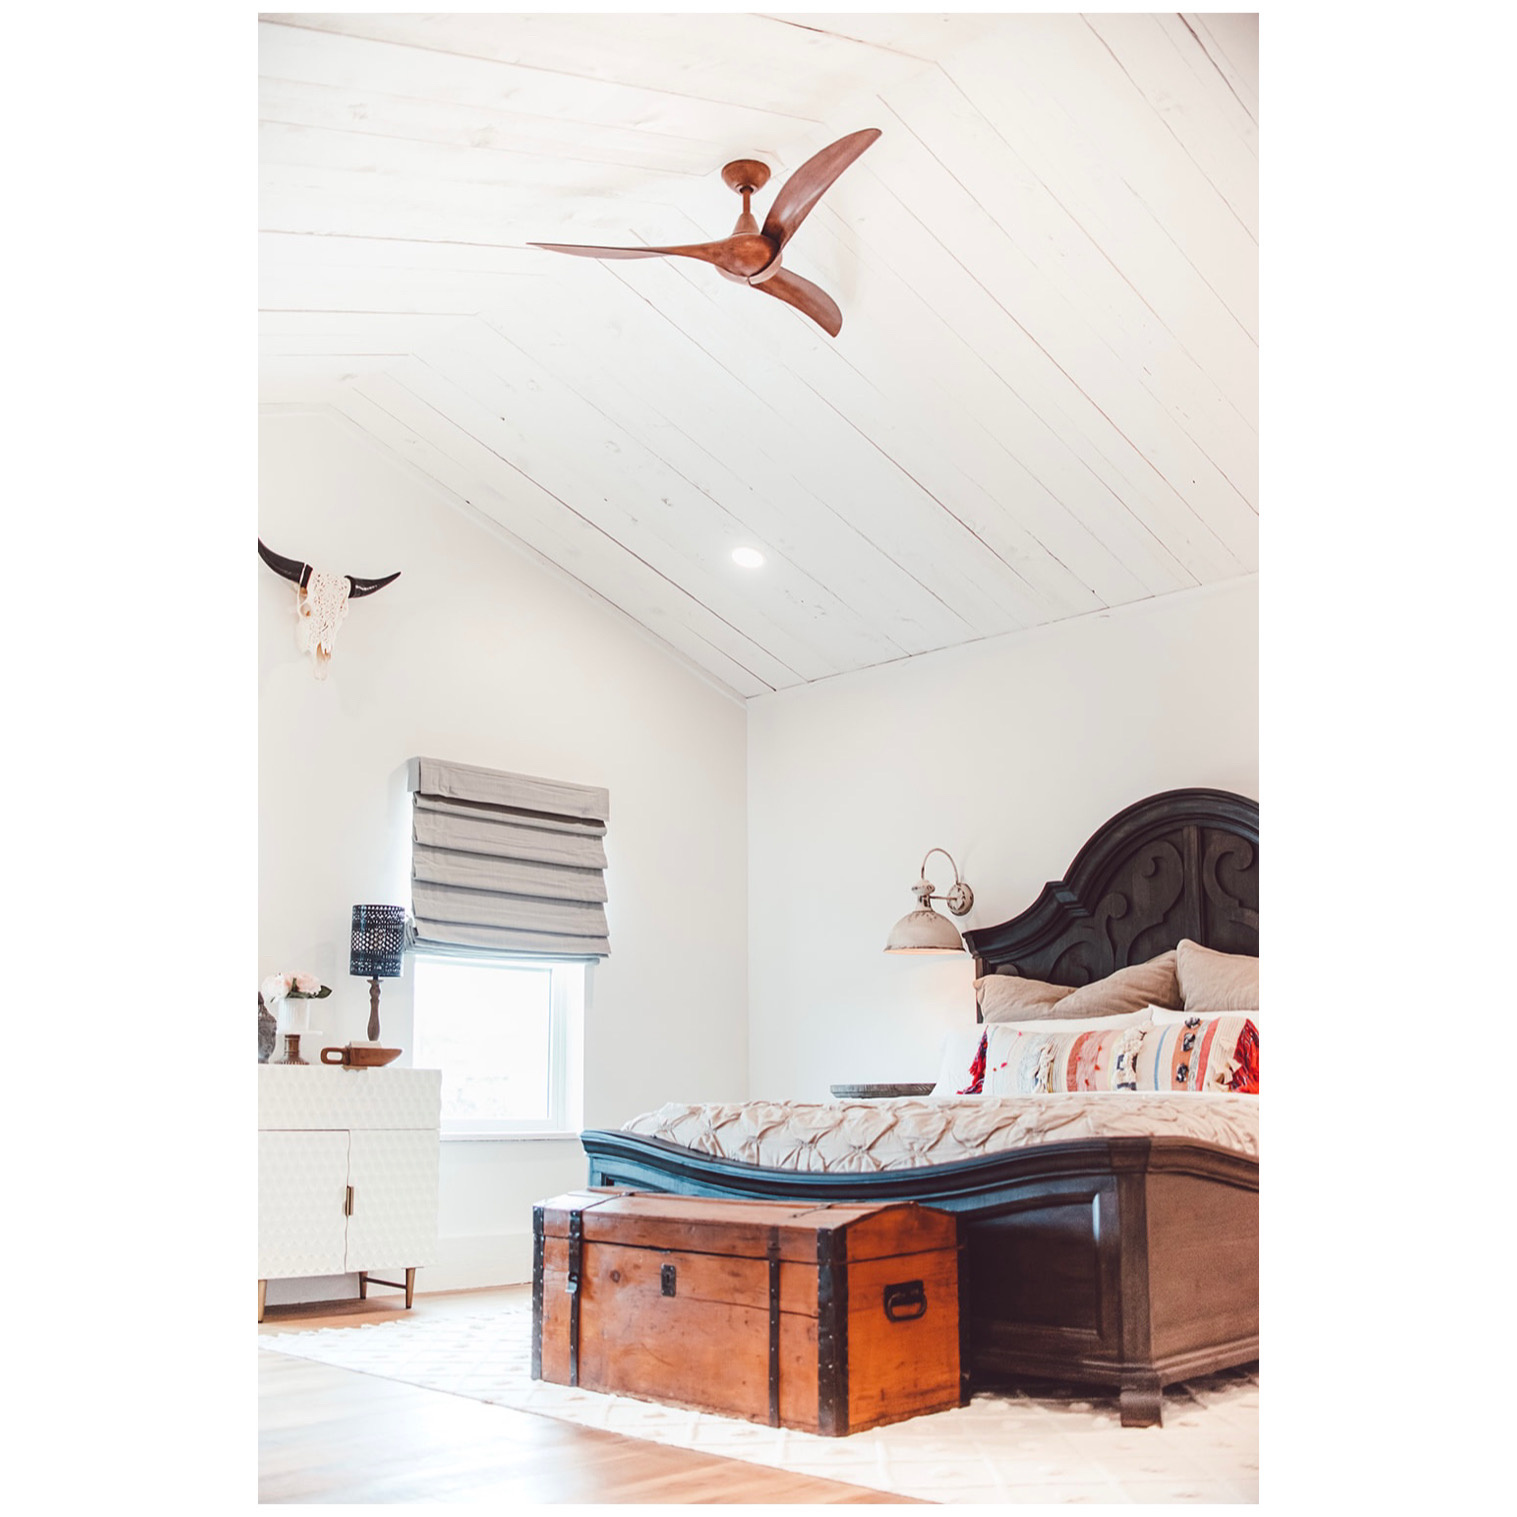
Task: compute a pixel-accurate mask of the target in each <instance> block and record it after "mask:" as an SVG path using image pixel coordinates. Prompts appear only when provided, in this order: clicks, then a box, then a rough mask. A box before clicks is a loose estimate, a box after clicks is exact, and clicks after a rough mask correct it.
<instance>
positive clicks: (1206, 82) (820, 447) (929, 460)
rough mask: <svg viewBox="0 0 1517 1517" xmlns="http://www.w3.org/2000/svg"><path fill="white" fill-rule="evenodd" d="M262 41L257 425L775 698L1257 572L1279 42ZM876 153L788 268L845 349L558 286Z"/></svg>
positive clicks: (388, 37)
mask: <svg viewBox="0 0 1517 1517" xmlns="http://www.w3.org/2000/svg"><path fill="white" fill-rule="evenodd" d="M260 31H261V40H260V51H259V62H260V74H261V86H260V119H261V148H260V171H261V181H262V183H261V209H260V228H261V230H260V243H261V247H260V259H259V268H260V306H261V315H260V322H261V353H262V357H261V370H262V372H261V398H262V400H263V401H264V402H265V404H267V405H269V406H276V407H277V406H291V405H293V406H311V405H325V406H330V407H333V408H335V409H336V410H338V411H340V412H341V413H342V414H343V415H345V416H347V417H348V418H349V419H350V420H351V421H352V422H353V423H354V424H356V425H357V426H358V427H360V428H362V429H363V430H364V431H365V432H366V433H368V434H369V435H370V436H371V437H372V438H373V439H374V440H375V441H376V442H377V443H378V444H379V445H380V446H382V447H383V448H385V449H387V450H389V451H390V452H391V453H393V455H394V456H395V457H397V458H398V459H401V460H404V462H405V464H406V465H407V466H408V467H410V468H412V469H415V470H418V471H420V473H421V474H422V475H424V476H425V477H426V478H427V479H428V480H429V481H430V482H431V483H432V484H434V485H435V486H436V488H437V489H438V491H439V492H440V493H441V494H442V495H443V496H445V497H446V498H447V499H448V500H450V501H452V502H453V503H454V504H455V505H457V506H458V507H459V508H460V509H461V510H465V511H467V512H470V513H473V514H475V515H477V516H478V517H479V518H480V519H481V520H487V521H488V522H489V523H491V524H493V526H495V527H496V528H498V529H503V530H504V531H505V532H506V533H508V534H509V535H510V537H511V538H512V539H514V540H515V541H516V542H518V543H519V544H521V545H523V546H525V547H526V548H527V549H528V550H530V551H531V552H532V553H534V554H535V555H536V556H538V557H539V558H540V559H542V560H546V561H547V562H549V563H551V564H553V565H555V566H556V567H557V568H558V569H559V570H561V571H562V572H563V573H565V574H568V575H570V576H572V577H573V578H574V579H575V580H577V581H578V582H579V583H580V584H582V585H583V586H584V587H585V588H586V589H588V590H589V591H591V592H593V593H594V594H595V595H597V596H599V597H601V598H603V599H604V600H605V601H608V602H610V603H612V604H613V605H615V606H617V607H619V608H620V609H621V610H622V611H624V612H626V613H627V614H628V615H630V616H631V617H633V618H635V619H636V620H637V621H638V622H639V623H641V624H642V625H643V626H645V627H646V628H648V629H649V630H651V631H652V632H654V633H655V634H656V635H657V636H659V637H660V638H662V639H663V640H664V641H665V642H666V643H668V644H669V645H670V646H671V647H673V648H674V649H676V650H678V651H679V652H680V653H681V654H682V655H684V656H685V657H686V658H687V659H688V660H689V661H691V662H692V663H693V664H695V665H696V666H697V667H698V668H700V669H701V670H703V671H704V672H705V673H706V674H708V675H709V676H710V677H712V678H714V679H715V680H717V681H719V682H720V683H721V684H723V685H724V686H726V687H727V688H729V689H730V690H732V691H734V692H736V693H737V694H739V695H741V696H751V695H756V694H761V693H763V692H765V691H768V690H772V689H779V688H784V687H787V686H792V685H798V684H803V683H806V682H808V681H811V680H816V679H821V678H825V677H826V676H828V675H832V674H836V673H839V672H842V671H845V670H852V669H859V668H864V667H867V666H870V665H874V664H880V663H886V662H890V661H892V660H896V659H901V658H906V657H909V656H911V655H913V654H918V653H922V652H925V651H928V650H931V649H936V648H943V647H949V646H953V645H955V644H960V643H966V642H970V641H973V640H975V639H978V638H983V637H988V636H993V635H995V634H998V633H1005V632H1011V631H1015V630H1017V629H1020V628H1025V627H1030V626H1035V625H1039V624H1042V623H1047V622H1052V621H1057V620H1059V619H1062V618H1065V617H1070V616H1076V615H1080V614H1083V613H1085V612H1089V611H1093V610H1097V609H1099V608H1101V607H1103V606H1117V605H1122V604H1125V603H1128V602H1132V601H1137V600H1142V599H1145V598H1147V597H1150V596H1156V595H1165V594H1168V593H1171V592H1174V591H1178V590H1183V589H1186V588H1189V587H1191V586H1195V585H1201V584H1210V583H1215V582H1218V581H1222V580H1227V579H1231V578H1235V577H1237V576H1240V575H1243V574H1247V573H1250V572H1252V571H1253V570H1254V569H1255V567H1256V564H1257V523H1258V492H1257V475H1258V322H1257V307H1258V299H1257V294H1258V277H1257V270H1258V210H1257V203H1258V143H1257V137H1258V132H1257V120H1258V97H1257V90H1258V78H1257V75H1258V66H1257V62H1258V28H1257V18H1255V17H1253V16H1241V15H1189V14H1186V15H1091V16H1080V15H1037V16H990V15H956V16H920V15H886V16H868V15H843V16H817V15H802V16H794V17H785V16H738V15H648V16H637V15H625V14H617V15H597V16H567V15H543V16H520V15H508V16H486V15H425V16H404V15H368V16H366V15H333V16H324V15H312V14H304V13H302V14H299V15H289V16H265V17H263V18H262V19H261V22H260ZM868 126H874V127H879V128H880V129H881V130H882V132H883V135H882V137H881V138H880V140H879V141H878V142H877V143H875V145H874V146H873V147H872V148H870V149H869V151H868V152H866V153H865V154H864V156H863V157H862V158H861V159H859V161H858V162H857V163H855V164H854V165H853V166H852V167H851V168H849V169H848V170H847V171H846V173H844V174H843V176H842V177H841V178H840V179H839V180H838V182H837V183H836V184H835V185H834V186H833V188H832V189H831V190H830V191H829V192H828V193H827V195H826V197H825V198H824V199H823V200H822V202H821V203H820V205H819V206H818V208H817V209H816V210H815V211H813V212H812V214H811V215H810V217H809V218H808V219H807V221H806V223H805V225H804V226H803V227H802V228H801V229H800V231H799V232H798V233H797V234H796V237H795V240H794V241H793V242H792V243H791V244H790V245H789V246H788V247H787V249H786V251H785V262H786V266H787V267H788V268H791V269H792V270H794V272H796V273H798V274H800V275H803V276H804V277H805V278H807V279H810V280H812V281H814V282H815V283H817V284H820V285H821V286H822V287H823V288H824V289H826V290H827V291H829V292H830V293H831V294H832V295H833V297H834V298H835V299H836V300H837V302H838V304H839V305H840V306H841V308H842V311H843V319H844V324H843V330H842V333H841V335H840V336H839V337H837V338H836V339H832V338H829V337H828V336H827V335H826V334H825V333H823V332H822V331H821V330H820V329H819V328H818V327H817V326H815V325H814V324H813V323H811V322H810V321H808V320H807V319H806V318H805V317H804V316H802V315H800V314H799V313H798V312H796V311H794V310H792V309H791V308H790V307H789V306H787V305H785V304H782V303H781V302H780V301H778V300H770V299H763V298H760V296H759V295H758V294H757V293H756V292H755V291H752V290H750V289H747V288H745V287H744V286H742V285H740V284H735V283H730V282H728V281H726V280H724V279H722V278H721V277H720V276H719V275H718V274H717V273H716V271H715V270H713V269H711V268H709V267H707V266H705V265H703V264H699V263H695V262H691V261H688V260H684V259H644V260H637V261H629V262H598V261H591V260H586V259H580V258H566V257H563V256H561V255H557V254H554V253H549V252H543V251H539V250H537V249H534V248H530V247H528V246H527V243H528V242H531V241H547V242H555V241H556V242H587V243H611V244H622V245H637V244H639V243H649V244H665V243H690V242H702V241H706V240H709V239H713V238H719V237H723V236H726V235H727V233H728V232H729V230H730V228H731V226H732V223H733V220H734V219H735V217H736V215H737V212H738V211H739V209H740V206H739V203H738V201H737V197H736V196H735V195H733V193H732V192H731V191H730V190H728V189H727V188H726V186H725V185H724V184H723V183H722V180H721V177H720V169H721V166H722V165H723V164H724V163H725V162H727V161H728V160H729V159H734V158H743V157H750V158H759V159H762V160H763V161H764V162H766V163H767V164H768V165H769V166H770V167H771V168H772V169H773V171H774V177H773V179H772V180H771V183H770V186H769V189H768V190H767V191H765V192H764V193H762V194H760V195H758V196H756V197H755V206H754V209H755V211H756V212H757V214H758V216H759V219H760V220H762V219H763V212H764V210H765V208H766V207H767V205H768V203H769V200H770V199H771V197H772V194H773V192H774V191H775V189H776V188H777V187H778V186H779V185H780V184H781V183H782V182H783V181H784V179H785V177H786V176H787V175H788V174H789V173H791V172H793V171H794V170H795V169H796V168H797V167H798V166H799V165H800V164H801V163H802V162H803V161H804V160H805V159H807V158H808V157H810V156H811V155H812V154H813V153H814V152H816V151H817V149H819V148H821V147H822V146H824V145H825V144H827V143H828V142H831V141H833V140H834V139H835V138H838V137H841V136H843V135H844V134H845V133H848V132H851V131H855V130H857V129H859V128H861V127H868ZM276 546H277V545H276ZM740 546H751V547H755V548H757V549H758V550H759V551H760V552H762V553H763V554H764V555H765V558H766V563H765V565H764V567H762V568H760V569H744V568H740V567H738V566H737V565H736V564H735V563H734V562H733V561H732V557H731V553H732V550H733V549H734V548H737V547H740Z"/></svg>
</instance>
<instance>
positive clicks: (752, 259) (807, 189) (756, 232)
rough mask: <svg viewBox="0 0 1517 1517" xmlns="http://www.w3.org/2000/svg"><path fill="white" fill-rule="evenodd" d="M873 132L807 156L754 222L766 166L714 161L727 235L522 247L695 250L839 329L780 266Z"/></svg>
mask: <svg viewBox="0 0 1517 1517" xmlns="http://www.w3.org/2000/svg"><path fill="white" fill-rule="evenodd" d="M879 135H880V133H879V129H878V128H877V127H868V128H866V129H865V130H864V131H862V132H853V133H850V134H849V135H848V136H847V137H840V138H838V140H837V141H836V142H834V143H832V144H831V145H830V146H828V147H824V148H823V149H822V150H821V152H820V153H817V154H816V155H815V156H814V157H811V158H808V159H807V160H806V162H805V163H803V164H802V165H801V166H800V168H798V169H797V170H796V171H795V173H793V174H792V175H791V176H790V177H789V179H787V180H786V181H785V183H784V184H783V185H781V186H780V191H779V194H777V195H776V196H775V197H774V203H773V204H772V205H771V206H770V207H769V214H768V215H767V216H765V217H764V224H763V226H762V227H761V226H760V225H759V224H758V221H757V220H756V219H755V217H754V215H753V212H752V210H751V209H750V207H749V201H750V199H751V197H752V196H753V195H754V194H756V193H757V192H758V191H759V190H761V189H763V188H764V186H765V185H766V184H768V183H769V166H768V164H765V163H760V162H759V160H758V159H757V158H734V159H733V160H732V162H731V163H728V164H726V165H724V166H723V168H722V181H723V182H724V183H725V184H726V185H727V186H728V187H729V188H730V189H733V190H735V191H736V192H737V193H738V194H739V195H741V196H742V197H743V209H742V213H741V214H740V215H739V216H738V218H737V224H736V225H735V226H734V227H733V228H732V235H731V236H730V237H724V238H723V239H722V240H721V241H720V242H697V243H687V244H683V245H681V246H678V247H666V248H647V247H644V248H604V247H593V246H590V245H587V244H584V243H569V242H529V243H528V244H527V246H528V247H533V248H546V249H547V250H548V251H549V252H551V253H572V254H574V255H575V256H576V257H579V258H695V259H699V260H700V261H701V262H702V263H709V264H711V265H712V266H713V267H714V268H715V269H716V271H717V272H718V273H719V274H721V275H722V276H723V277H725V278H727V279H731V280H733V281H734V282H736V283H737V284H746V285H749V286H751V287H752V288H753V289H755V290H762V291H763V292H764V293H765V294H766V295H773V296H774V297H775V298H776V299H778V300H783V301H784V302H785V303H786V304H787V305H792V306H794V307H795V308H796V310H798V311H799V312H801V314H802V315H804V316H809V317H810V318H811V319H812V320H813V321H814V322H816V324H817V325H818V326H819V327H821V328H822V330H823V331H824V332H826V333H827V334H828V335H829V336H832V337H836V336H837V334H838V333H839V332H840V331H842V329H843V313H842V312H841V311H840V310H839V309H838V306H837V302H836V301H835V300H834V299H833V298H832V296H830V295H829V294H828V293H827V292H826V291H825V290H823V289H821V288H820V287H819V286H817V285H814V284H812V282H811V281H810V280H809V279H802V278H801V276H800V275H799V274H792V273H791V272H790V270H789V269H787V268H784V267H783V266H782V254H783V252H784V248H785V244H786V243H787V242H789V241H790V239H791V238H792V237H793V236H794V235H795V232H796V229H797V228H798V227H799V226H800V224H801V223H802V222H803V221H804V220H805V219H806V217H807V216H809V215H810V214H811V211H812V209H813V208H814V207H815V205H816V203H817V201H819V200H820V199H821V198H822V196H823V195H825V194H826V193H827V191H828V190H829V189H830V188H831V186H832V184H833V182H834V181H835V180H836V179H837V177H838V176H839V175H840V174H841V173H842V172H843V170H844V169H846V168H847V167H848V165H849V164H850V163H852V162H853V161H854V159H855V158H857V157H858V156H859V154H860V153H862V152H863V151H864V149H865V148H867V147H869V146H870V144H871V143H873V142H874V141H875V139H876V138H878V137H879Z"/></svg>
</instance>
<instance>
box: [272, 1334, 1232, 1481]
mask: <svg viewBox="0 0 1517 1517" xmlns="http://www.w3.org/2000/svg"><path fill="white" fill-rule="evenodd" d="M531 1339H532V1312H531V1308H530V1306H526V1305H523V1306H516V1307H509V1308H504V1309H502V1310H499V1311H495V1312H491V1313H489V1314H481V1315H478V1316H468V1317H463V1316H459V1317H446V1318H433V1319H430V1320H421V1321H416V1322H385V1323H378V1324H372V1325H367V1326H362V1327H328V1328H318V1329H316V1330H314V1331H311V1332H303V1333H273V1334H264V1335H262V1336H260V1337H259V1339H258V1346H259V1348H261V1349H268V1350H270V1351H272V1352H274V1353H279V1354H293V1355H295V1356H296V1357H297V1358H301V1359H317V1360H320V1361H321V1362H322V1363H323V1364H332V1365H336V1366H338V1367H339V1368H342V1369H351V1370H360V1371H362V1372H364V1373H365V1374H370V1375H379V1376H382V1377H384V1378H386V1379H389V1380H401V1381H404V1382H405V1383H406V1384H408V1385H420V1386H425V1387H427V1388H429V1389H432V1390H440V1391H451V1392H452V1393H454V1394H455V1395H459V1396H469V1397H472V1398H473V1399H474V1400H476V1401H488V1402H493V1403H495V1404H496V1405H499V1406H509V1407H513V1408H515V1409H516V1410H518V1411H527V1412H537V1413H539V1414H541V1415H543V1416H548V1417H557V1418H560V1419H561V1420H563V1421H565V1422H575V1423H579V1424H580V1425H581V1426H583V1427H595V1428H603V1429H605V1430H606V1431H608V1432H613V1433H622V1434H624V1435H625V1436H627V1437H629V1438H646V1439H649V1440H651V1441H652V1442H654V1443H667V1444H673V1445H675V1446H676V1447H678V1448H685V1449H695V1450H698V1451H699V1452H701V1453H706V1454H720V1455H723V1456H725V1457H726V1458H729V1459H741V1460H746V1461H747V1462H749V1463H751V1464H767V1465H772V1466H775V1467H777V1468H780V1469H785V1470H792V1471H795V1472H796V1473H800V1474H807V1475H818V1476H823V1477H825V1478H828V1479H831V1480H846V1481H848V1482H850V1483H851V1484H853V1485H862V1486H868V1487H870V1488H871V1489H873V1490H877V1491H890V1492H892V1493H894V1494H896V1495H900V1496H916V1497H920V1498H922V1499H924V1500H927V1501H946V1502H1007V1501H1036V1502H1132V1501H1173V1502H1193V1501H1194V1502H1202V1501H1205V1502H1239V1501H1241V1502H1256V1501H1258V1499H1259V1380H1258V1376H1257V1375H1256V1374H1255V1373H1254V1372H1253V1371H1252V1370H1251V1369H1249V1370H1227V1371H1224V1372H1222V1373H1220V1374H1216V1375H1206V1376H1203V1377H1200V1378H1198V1379H1196V1380H1193V1381H1190V1382H1188V1383H1186V1384H1184V1385H1176V1386H1171V1387H1169V1388H1168V1389H1167V1390H1166V1391H1165V1393H1164V1426H1163V1427H1162V1428H1124V1427H1122V1426H1121V1421H1120V1418H1119V1415H1118V1411H1117V1402H1116V1398H1115V1397H1114V1396H1113V1397H1111V1398H1110V1399H1106V1398H1103V1397H1090V1396H1089V1395H1083V1396H1082V1395H1080V1394H1078V1393H1076V1392H1073V1391H1071V1392H1068V1393H1059V1392H1057V1391H1052V1392H1048V1393H1046V1394H1040V1395H1036V1396H1033V1395H1027V1394H1024V1393H1021V1392H980V1393H978V1394H976V1395H975V1397H974V1399H973V1400H972V1401H971V1402H970V1404H969V1405H968V1406H965V1407H958V1408H956V1409H955V1410H953V1411H948V1412H938V1413H935V1414H934V1415H932V1416H929V1417H915V1418H913V1419H912V1420H911V1421H909V1422H898V1423H894V1424H892V1425H891V1426H889V1427H881V1428H871V1429H870V1430H869V1431H868V1432H864V1433H855V1434H853V1435H852V1436H851V1437H848V1438H822V1437H819V1436H817V1435H816V1434H813V1433H800V1432H794V1431H791V1430H790V1429H788V1428H771V1427H765V1426H761V1425H759V1424H756V1423H751V1422H742V1421H738V1420H735V1419H733V1418H730V1417H718V1416H715V1415H713V1414H711V1413H709V1412H688V1411H681V1410H679V1409H678V1408H675V1407H666V1406H656V1405H653V1404H651V1403H649V1402H646V1401H634V1400H632V1399H630V1398H628V1397H624V1396H606V1395H600V1394H597V1393H596V1392H593V1391H580V1390H570V1389H569V1388H568V1387H567V1386H561V1385H546V1384H544V1383H543V1382H541V1381H537V1380H533V1379H532V1377H531V1346H532V1344H531Z"/></svg>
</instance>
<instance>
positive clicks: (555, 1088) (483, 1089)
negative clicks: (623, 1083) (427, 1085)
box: [414, 954, 585, 1138]
mask: <svg viewBox="0 0 1517 1517" xmlns="http://www.w3.org/2000/svg"><path fill="white" fill-rule="evenodd" d="M415 965H416V991H415V1016H416V1022H415V1038H414V1042H415V1062H416V1065H417V1066H418V1067H419V1068H423V1069H440V1070H441V1071H442V1133H443V1136H444V1137H455V1138H470V1137H473V1138H503V1137H513V1136H520V1137H527V1136H531V1135H533V1134H539V1133H566V1132H578V1131H579V1127H580V1094H581V1090H582V1087H583V1079H582V1076H581V1073H580V1070H581V1057H580V1034H581V1028H582V1026H583V1016H584V983H585V966H584V965H583V964H579V963H563V962H553V961H525V960H501V959H489V958H479V959H469V958H455V957H451V956H450V957H446V958H445V957H441V956H438V957H431V956H428V955H425V954H417V955H416V956H415Z"/></svg>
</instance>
